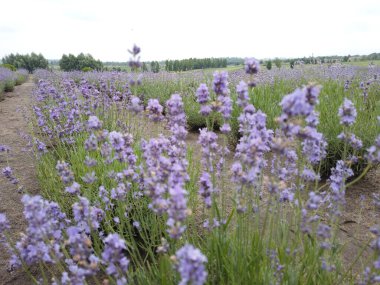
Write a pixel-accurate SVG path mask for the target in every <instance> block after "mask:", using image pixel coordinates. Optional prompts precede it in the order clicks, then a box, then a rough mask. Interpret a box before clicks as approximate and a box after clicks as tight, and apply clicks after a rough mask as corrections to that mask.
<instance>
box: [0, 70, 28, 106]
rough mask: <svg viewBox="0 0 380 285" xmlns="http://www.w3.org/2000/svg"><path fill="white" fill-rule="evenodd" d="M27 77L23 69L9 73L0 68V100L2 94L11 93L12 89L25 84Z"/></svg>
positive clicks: (26, 72) (9, 71)
mask: <svg viewBox="0 0 380 285" xmlns="http://www.w3.org/2000/svg"><path fill="white" fill-rule="evenodd" d="M27 77H28V71H27V70H25V69H20V70H17V71H11V70H10V69H8V68H5V67H1V66H0V100H1V99H2V98H3V97H2V96H3V92H10V91H13V89H14V87H15V86H16V85H20V84H22V83H23V82H25V81H26V79H27Z"/></svg>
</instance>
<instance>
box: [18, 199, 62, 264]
mask: <svg viewBox="0 0 380 285" xmlns="http://www.w3.org/2000/svg"><path fill="white" fill-rule="evenodd" d="M22 203H23V204H24V217H25V219H26V221H27V223H28V226H27V229H26V232H25V235H23V236H22V238H21V240H20V241H18V242H17V243H16V245H15V247H14V251H13V252H12V253H13V255H12V258H11V264H12V266H20V265H21V264H22V263H26V264H28V265H31V264H33V263H38V262H40V261H42V262H45V263H55V262H56V261H57V259H58V260H59V259H61V258H62V257H63V254H62V253H61V249H60V244H62V242H63V232H62V231H63V230H64V228H65V226H66V216H65V214H63V213H62V212H61V210H60V208H59V206H58V204H57V203H54V202H48V201H46V200H44V199H42V198H41V197H40V196H34V197H32V196H29V195H24V196H23V198H22Z"/></svg>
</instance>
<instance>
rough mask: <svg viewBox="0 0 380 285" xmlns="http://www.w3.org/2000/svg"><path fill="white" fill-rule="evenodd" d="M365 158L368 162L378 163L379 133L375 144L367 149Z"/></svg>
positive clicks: (379, 161) (379, 156) (379, 150)
mask: <svg viewBox="0 0 380 285" xmlns="http://www.w3.org/2000/svg"><path fill="white" fill-rule="evenodd" d="M367 152H368V153H367V155H366V158H367V159H368V161H369V162H370V163H373V164H376V163H380V135H379V136H378V137H377V138H376V140H375V145H373V146H371V147H370V148H368V149H367Z"/></svg>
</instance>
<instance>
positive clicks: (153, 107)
mask: <svg viewBox="0 0 380 285" xmlns="http://www.w3.org/2000/svg"><path fill="white" fill-rule="evenodd" d="M146 109H147V110H148V112H149V119H150V120H152V121H154V122H159V121H161V120H162V118H163V115H162V111H163V107H162V106H161V105H160V102H159V101H158V100H157V99H149V101H148V105H147V107H146Z"/></svg>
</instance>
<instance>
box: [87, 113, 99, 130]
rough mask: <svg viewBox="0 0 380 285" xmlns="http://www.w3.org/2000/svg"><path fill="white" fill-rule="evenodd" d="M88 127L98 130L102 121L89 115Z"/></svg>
mask: <svg viewBox="0 0 380 285" xmlns="http://www.w3.org/2000/svg"><path fill="white" fill-rule="evenodd" d="M87 126H88V128H89V129H90V130H100V129H101V128H102V122H101V121H100V120H99V119H98V117H96V116H90V117H89V118H88V125H87Z"/></svg>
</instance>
